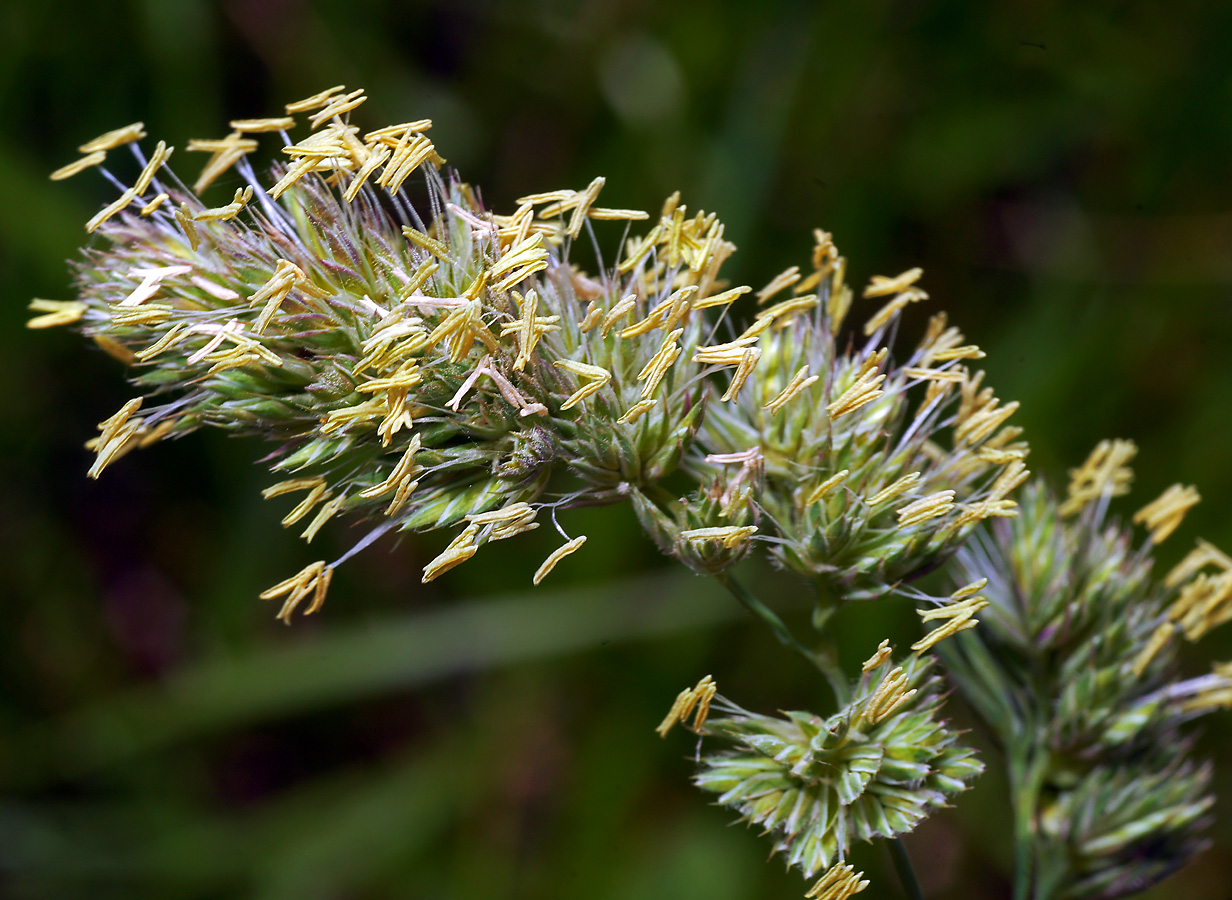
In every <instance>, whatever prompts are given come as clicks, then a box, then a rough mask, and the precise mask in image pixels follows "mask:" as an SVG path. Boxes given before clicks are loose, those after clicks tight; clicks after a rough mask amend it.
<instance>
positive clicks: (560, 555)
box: [531, 535, 586, 584]
mask: <svg viewBox="0 0 1232 900" xmlns="http://www.w3.org/2000/svg"><path fill="white" fill-rule="evenodd" d="M585 543H586V535H582V536H581V537H575V538H574V539H573V540H571V541H569V542H568V543H565V544H562V545H561V546H559V547H557V548H556V549H555V550H553V551H552V552H551V553H550V554H549V555H548V558H547V559H545V560H544V561H543V565H541V566H540V567H539V568H538V569H536V570H535V576H534V577H533V578H532V579H531V581H533V582H534V583H535V584H539V582H541V581H543V579H545V578H547V577H548V575H549V574H550V573H551V571H552V570H553V569H555V568H556V564H557V563H558V562H560V561H561V560H562V559H564V558H565V557H566V556H568V555H569V554H570V553H573V552H574V551H576V550H580V549H581V547H582V545H583V544H585Z"/></svg>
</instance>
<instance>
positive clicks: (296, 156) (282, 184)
mask: <svg viewBox="0 0 1232 900" xmlns="http://www.w3.org/2000/svg"><path fill="white" fill-rule="evenodd" d="M357 131H359V129H358V128H356V127H354V126H350V125H338V124H333V125H330V126H328V127H327V128H323V129H321V130H320V131H318V132H316V133H315V134H311V135H309V136H308V137H306V138H304V139H303V140H302V141H300V142H299V143H298V144H291V145H290V146H289V147H283V148H282V152H283V153H284V154H286V155H287V156H290V157H291V159H292V162H291V164H290V165H289V166H288V167H287V170H286V172H285V173H284V174H283V176H282V178H280V179H278V181H277V183H275V184H274V186H273V187H271V188H270V189H269V190H268V191H267V193H268V194H269V195H270V196H271V197H273V198H274V199H275V200H277V199H278V198H279V197H281V196H282V195H283V193H284V192H285V191H286V190H287V189H288V188H289V187H291V185H293V184H295V183H296V182H297V181H299V180H300V179H301V178H303V177H304V176H305V175H307V174H308V173H309V172H315V171H318V170H337V169H348V170H350V169H355V168H358V167H359V166H360V165H362V164H363V160H362V159H357V158H356V152H357V151H361V152H363V145H362V144H357V143H356V142H355V137H354V136H355V133H356V132H357ZM386 171H388V170H386Z"/></svg>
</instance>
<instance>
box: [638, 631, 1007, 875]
mask: <svg viewBox="0 0 1232 900" xmlns="http://www.w3.org/2000/svg"><path fill="white" fill-rule="evenodd" d="M891 656H892V651H891V649H890V648H889V646H888V644H885V643H883V645H882V647H881V648H880V649H879V651H878V653H877V654H876V655H875V656H874V657H873V658H872V659H870V660H869V661H868V662H867V663H866V664H865V666H864V672H863V674H862V676H861V678H860V679H859V681H858V682H857V683H856V685H855V687H854V690H853V692H852V699H851V700H850V702H849V703H847V704H846V705H845V706H844V707H843V708H842V709H840V710H839V711H838V712H837V713H835V714H834V715H832V716H830V717H829V718H823V717H821V716H817V715H814V714H813V713H810V712H800V711H797V712H786V713H784V714H783V715H782V716H766V715H761V714H758V713H753V712H749V711H748V710H745V709H742V708H740V707H739V706H736V705H735V704H733V703H732V702H730V701H729V700H727V699H725V698H723V697H722V696H717V697H714V699H713V701H712V702H708V706H707V709H708V712H709V716H708V717H704V718H703V719H702V721H701V722H695V723H694V726H693V727H694V729H695V730H696V731H697V732H698V733H699V734H700V735H702V736H703V738H704V739H706V740H707V741H712V742H715V743H718V744H720V745H721V746H722V747H723V749H721V750H717V751H714V752H712V753H709V754H706V755H703V756H702V757H701V759H700V771H699V772H698V774H697V776H696V778H695V783H696V784H697V785H698V787H700V788H701V789H702V790H704V791H707V792H708V793H712V794H717V795H718V797H717V800H716V802H717V803H719V804H721V805H723V806H728V807H730V808H732V809H733V810H736V811H737V812H739V813H740V818H741V821H744V822H747V823H748V824H749V825H755V826H758V827H759V828H760V829H762V830H763V831H764V832H766V833H768V834H770V835H772V838H773V840H774V847H773V851H772V852H774V853H781V854H782V855H783V858H784V859H785V860H786V862H787V864H788V865H789V866H793V867H796V868H798V869H800V870H801V871H802V872H803V873H804V874H805V875H806V876H812V875H814V874H816V873H817V872H819V871H821V870H822V869H829V868H831V867H832V866H834V865H835V864H836V863H838V862H841V861H842V860H844V859H845V858H846V856H847V853H848V850H849V848H850V846H851V844H852V843H853V842H855V841H857V840H862V841H869V840H873V839H874V838H885V837H893V836H895V835H898V834H901V833H903V832H907V831H910V830H912V829H913V828H915V827H916V826H917V825H918V824H919V823H920V822H921V821H923V820H924V819H925V818H926V817H927V816H928V815H929V814H930V813H931V812H933V811H934V810H935V809H937V808H938V807H942V806H945V805H946V804H947V801H948V798H950V797H952V796H953V795H955V794H956V793H958V792H960V791H962V790H965V789H966V787H967V786H968V783H969V782H970V781H971V780H972V779H973V778H975V777H976V776H977V775H978V774H979V773H980V772H981V771H982V770H983V766H982V765H981V764H980V762H979V761H978V760H977V759H976V758H975V755H974V753H973V751H971V750H970V749H968V748H967V747H965V746H963V745H962V744H961V743H959V741H958V735H957V734H956V733H955V732H954V731H953V730H951V729H950V728H948V727H947V726H946V723H945V722H944V721H942V720H941V719H940V717H939V707H940V704H941V696H940V694H939V687H940V680H939V679H938V678H937V677H935V676H934V675H932V674H930V668H931V666H932V658H931V657H923V656H920V655H916V654H913V655H910V656H909V657H908V658H907V660H906V661H903V662H901V664H896V663H895V662H894V661H893V659H892V658H891ZM682 696H683V695H682ZM677 705H679V701H678V703H677ZM675 711H676V707H673V712H675ZM685 715H687V713H686V714H685ZM676 718H680V719H681V720H683V718H684V716H678V717H676ZM673 721H675V718H674V717H672V716H671V715H669V719H668V720H667V721H665V723H664V724H665V725H668V726H670V724H671V722H673ZM660 729H661V730H663V731H665V730H666V729H664V728H663V726H660Z"/></svg>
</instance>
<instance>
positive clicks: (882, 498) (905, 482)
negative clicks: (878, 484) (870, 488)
mask: <svg viewBox="0 0 1232 900" xmlns="http://www.w3.org/2000/svg"><path fill="white" fill-rule="evenodd" d="M919 480H920V473H919V472H909V473H908V474H906V475H904V476H903V477H902V478H899V479H898V480H897V481H894V482H892V483H891V484H888V485H886V486H885V487H883V488H882V489H881V490H879V491H878V492H877V493H875V494H873V496H871V497H869V498H868V505H869V506H870V507H876V506H880V505H881V504H883V503H886V502H888V501H890V500H893V499H894V498H895V497H897V496H898V495H899V494H901V493H903V492H904V491H907V490H909V489H910V488H912V487H914V486H915V485H916V484H917V483H918V482H919Z"/></svg>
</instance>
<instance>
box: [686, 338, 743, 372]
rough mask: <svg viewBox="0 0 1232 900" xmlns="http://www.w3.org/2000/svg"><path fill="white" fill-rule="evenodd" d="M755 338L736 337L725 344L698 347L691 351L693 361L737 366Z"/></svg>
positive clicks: (704, 363)
mask: <svg viewBox="0 0 1232 900" xmlns="http://www.w3.org/2000/svg"><path fill="white" fill-rule="evenodd" d="M756 340H757V338H755V337H748V338H737V339H736V340H734V341H728V342H727V343H725V344H712V345H710V346H709V347H698V348H697V349H696V350H695V351H694V352H693V362H695V363H701V364H702V365H714V366H738V365H740V361H741V360H742V359H744V351H745V349H746V348H747V347H748V346H749V345H750V344H752V343H754V342H755V341H756Z"/></svg>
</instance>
